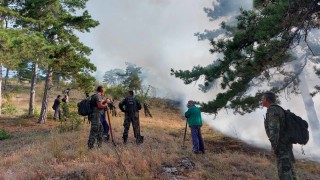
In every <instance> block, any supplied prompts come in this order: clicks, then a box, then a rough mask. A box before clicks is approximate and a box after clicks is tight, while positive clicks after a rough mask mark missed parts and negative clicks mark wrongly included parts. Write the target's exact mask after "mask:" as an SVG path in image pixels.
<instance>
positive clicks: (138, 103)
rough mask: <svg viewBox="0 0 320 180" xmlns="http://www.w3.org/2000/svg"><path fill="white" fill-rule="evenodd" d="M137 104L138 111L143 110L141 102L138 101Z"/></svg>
mask: <svg viewBox="0 0 320 180" xmlns="http://www.w3.org/2000/svg"><path fill="white" fill-rule="evenodd" d="M136 104H137V109H138V111H139V110H141V104H140V102H139V101H138V100H137V99H136Z"/></svg>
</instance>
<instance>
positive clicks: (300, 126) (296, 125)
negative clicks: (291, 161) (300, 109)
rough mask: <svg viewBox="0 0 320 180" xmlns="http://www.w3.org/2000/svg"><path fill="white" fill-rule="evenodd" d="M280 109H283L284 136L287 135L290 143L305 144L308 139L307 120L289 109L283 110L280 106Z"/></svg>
mask: <svg viewBox="0 0 320 180" xmlns="http://www.w3.org/2000/svg"><path fill="white" fill-rule="evenodd" d="M277 106H278V105H277ZM279 107H281V106H279ZM281 109H282V110H283V111H284V113H285V117H286V118H285V127H284V136H285V137H287V138H288V140H289V142H290V143H292V144H297V143H298V144H301V145H305V144H307V142H308V141H309V131H308V122H307V121H305V120H303V119H302V118H301V117H299V116H297V115H295V114H294V113H293V112H291V111H290V110H284V109H283V108H282V107H281Z"/></svg>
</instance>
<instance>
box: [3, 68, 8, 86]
mask: <svg viewBox="0 0 320 180" xmlns="http://www.w3.org/2000/svg"><path fill="white" fill-rule="evenodd" d="M8 79H9V68H7V71H6V77H5V78H4V85H3V90H6V89H7V83H8Z"/></svg>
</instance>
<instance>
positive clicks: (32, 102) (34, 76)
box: [28, 63, 38, 116]
mask: <svg viewBox="0 0 320 180" xmlns="http://www.w3.org/2000/svg"><path fill="white" fill-rule="evenodd" d="M37 71H38V63H33V74H32V79H31V87H30V101H29V114H28V115H29V116H34V107H35V97H36V94H35V93H36V90H35V86H36V81H37Z"/></svg>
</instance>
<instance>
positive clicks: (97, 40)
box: [79, 0, 320, 162]
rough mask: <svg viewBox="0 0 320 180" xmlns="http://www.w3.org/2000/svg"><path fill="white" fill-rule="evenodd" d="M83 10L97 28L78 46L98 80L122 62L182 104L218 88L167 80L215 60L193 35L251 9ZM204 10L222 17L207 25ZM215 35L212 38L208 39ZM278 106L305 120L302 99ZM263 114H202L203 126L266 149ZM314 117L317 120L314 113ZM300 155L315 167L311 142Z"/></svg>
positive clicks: (144, 2)
mask: <svg viewBox="0 0 320 180" xmlns="http://www.w3.org/2000/svg"><path fill="white" fill-rule="evenodd" d="M218 2H219V3H220V4H217V3H218ZM87 5H88V6H87V8H88V11H89V13H90V14H91V15H92V17H93V18H94V19H96V20H98V21H99V22H100V26H98V27H97V28H95V29H93V30H92V31H91V33H87V34H80V35H79V36H80V39H81V41H82V42H84V43H85V44H86V45H88V46H90V47H91V48H93V53H92V55H91V56H90V59H91V61H92V62H93V63H94V64H95V65H96V66H97V69H98V71H97V74H96V77H98V78H99V80H102V76H103V74H104V72H106V71H108V70H110V69H115V68H121V69H125V62H130V63H133V64H136V65H137V66H138V67H142V68H143V74H144V76H143V78H144V82H145V83H146V84H150V85H152V86H153V87H156V88H157V95H160V96H163V97H167V98H172V99H178V100H182V101H183V104H186V102H187V101H188V100H189V99H192V100H196V101H204V102H206V101H208V100H211V99H214V97H215V94H217V93H218V91H219V89H220V88H219V87H218V86H217V85H216V84H213V88H214V89H212V90H210V91H207V92H206V93H203V92H201V91H200V90H198V84H199V83H200V81H201V80H200V81H199V82H198V83H194V84H191V85H184V84H183V82H182V80H180V79H177V78H174V77H173V76H170V69H171V68H174V69H184V70H185V69H191V68H192V67H193V66H196V65H201V66H206V65H209V64H211V63H213V62H214V60H215V59H216V58H217V57H216V56H214V55H212V54H210V52H209V49H210V44H209V42H208V41H198V38H199V36H194V34H195V33H197V32H203V31H204V30H205V29H209V30H207V32H211V30H218V29H219V24H220V23H221V21H222V20H228V19H232V17H233V16H234V15H235V14H237V13H238V12H239V8H240V7H243V8H245V9H248V8H251V7H252V0H244V1H230V0H220V1H213V0H201V1H199V0H183V1H172V0H152V1H150V0H139V1H131V0H123V1H118V0H104V1H101V0H100V1H98V0H91V1H89V2H88V4H87ZM218 5H219V6H218ZM204 8H209V9H213V11H211V12H210V13H213V17H218V16H224V17H222V18H218V19H215V18H213V19H211V20H210V19H209V18H208V17H207V13H205V12H204V10H205V11H206V12H208V9H204ZM219 33H221V32H219ZM219 33H217V34H219ZM204 34H206V33H204ZM217 34H214V33H212V34H211V35H210V37H214V36H216V35H217ZM198 35H199V34H198ZM199 39H201V38H199ZM203 39H205V38H203ZM313 81H315V80H313ZM317 82H318V81H317ZM310 87H312V86H311V84H310ZM319 98H320V95H318V96H316V97H314V98H313V100H314V106H315V107H316V110H319V109H320V108H319V107H320V104H319V103H320V99H319ZM300 104H301V106H297V105H300ZM281 105H282V106H283V107H284V108H290V109H291V110H292V111H293V112H295V113H297V114H299V115H301V116H302V117H303V118H304V119H307V115H306V113H305V108H304V106H303V102H302V99H301V95H291V96H290V97H287V96H286V95H283V98H282V104H281ZM181 111H182V112H184V111H186V107H185V106H183V107H181ZM265 112H266V109H257V110H256V111H255V112H253V113H251V114H248V115H245V116H240V115H234V114H233V112H232V111H229V112H226V111H222V112H221V113H219V114H218V115H217V117H216V118H215V119H213V117H212V116H207V115H204V121H205V122H206V123H207V124H209V125H210V126H212V127H213V128H214V129H216V130H219V131H221V132H223V133H225V134H227V135H229V136H233V137H236V138H239V139H242V140H244V141H246V142H248V143H251V144H253V145H256V146H259V147H263V148H267V149H269V148H270V143H269V141H268V139H267V136H266V134H265V131H264V125H263V116H264V114H265ZM317 115H318V117H320V116H319V115H320V114H319V112H317ZM298 148H299V147H295V154H296V155H297V156H299V154H301V153H300V150H298ZM315 149H316V151H315ZM305 151H306V155H307V156H301V158H307V159H308V158H310V159H311V158H318V159H319V162H320V157H319V155H316V153H315V152H319V147H316V146H314V145H313V140H312V139H311V140H310V142H309V143H308V145H307V146H306V147H305Z"/></svg>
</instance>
